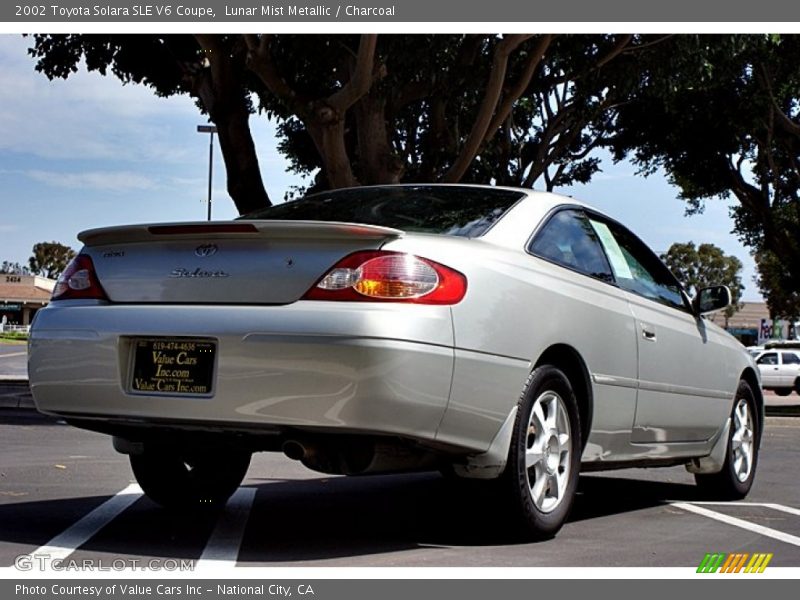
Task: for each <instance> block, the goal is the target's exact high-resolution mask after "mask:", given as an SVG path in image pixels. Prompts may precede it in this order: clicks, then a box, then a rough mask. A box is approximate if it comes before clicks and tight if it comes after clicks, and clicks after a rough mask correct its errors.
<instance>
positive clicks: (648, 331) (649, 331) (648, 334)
mask: <svg viewBox="0 0 800 600" xmlns="http://www.w3.org/2000/svg"><path fill="white" fill-rule="evenodd" d="M642 337H643V338H644V339H646V340H647V341H648V342H655V341H656V329H655V327H653V326H652V325H644V324H642Z"/></svg>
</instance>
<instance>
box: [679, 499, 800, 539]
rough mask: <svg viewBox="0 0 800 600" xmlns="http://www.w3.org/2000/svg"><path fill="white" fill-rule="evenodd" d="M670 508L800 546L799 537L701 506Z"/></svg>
mask: <svg viewBox="0 0 800 600" xmlns="http://www.w3.org/2000/svg"><path fill="white" fill-rule="evenodd" d="M736 504H738V503H735V504H734V505H736ZM672 506H675V507H677V508H680V509H683V510H685V511H688V512H692V513H695V514H698V515H702V516H704V517H708V518H709V519H714V520H716V521H720V522H722V523H727V524H728V525H733V526H734V527H739V528H741V529H746V530H748V531H752V532H753V533H758V534H759V535H763V536H766V537H770V538H773V539H776V540H779V541H781V542H785V543H787V544H792V545H793V546H800V537H797V536H795V535H790V534H788V533H783V532H782V531H778V530H777V529H771V528H770V527H764V526H763V525H756V524H755V523H751V522H750V521H745V520H743V519H737V518H736V517H731V516H729V515H725V514H722V513H719V512H716V511H713V510H709V509H707V508H703V507H702V506H695V505H694V504H688V503H686V502H675V503H674V504H673V505H672ZM739 506H746V504H744V503H742V504H739ZM775 506H781V505H779V504H778V505H775ZM784 508H788V507H784ZM778 510H780V509H778Z"/></svg>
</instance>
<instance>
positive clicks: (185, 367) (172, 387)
mask: <svg viewBox="0 0 800 600" xmlns="http://www.w3.org/2000/svg"><path fill="white" fill-rule="evenodd" d="M216 360H217V343H216V341H215V340H209V339H196V338H177V337H175V338H172V337H156V338H134V339H133V340H132V341H131V366H130V377H129V381H128V389H129V391H130V393H132V394H138V395H148V396H151V395H160V396H179V397H187V396H188V397H202V398H207V397H210V396H212V395H213V394H214V387H215V383H216Z"/></svg>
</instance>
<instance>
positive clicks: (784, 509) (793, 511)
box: [692, 502, 800, 516]
mask: <svg viewBox="0 0 800 600" xmlns="http://www.w3.org/2000/svg"><path fill="white" fill-rule="evenodd" d="M692 504H694V505H700V506H760V507H762V508H771V509H772V510H779V511H781V512H785V513H788V514H790V515H797V516H800V508H793V507H791V506H784V505H783V504H775V503H774V502H692Z"/></svg>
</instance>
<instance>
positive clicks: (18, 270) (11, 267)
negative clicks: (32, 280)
mask: <svg viewBox="0 0 800 600" xmlns="http://www.w3.org/2000/svg"><path fill="white" fill-rule="evenodd" d="M0 273H3V274H8V275H30V273H31V272H30V270H29V269H28V267H26V266H24V265H21V264H19V263H17V262H15V263H12V262H10V261H7V260H4V261H3V262H2V264H0Z"/></svg>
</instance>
